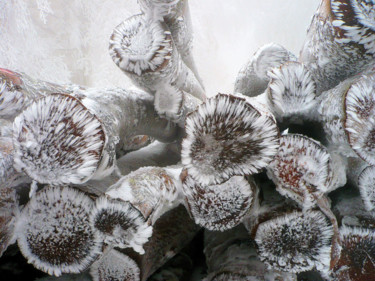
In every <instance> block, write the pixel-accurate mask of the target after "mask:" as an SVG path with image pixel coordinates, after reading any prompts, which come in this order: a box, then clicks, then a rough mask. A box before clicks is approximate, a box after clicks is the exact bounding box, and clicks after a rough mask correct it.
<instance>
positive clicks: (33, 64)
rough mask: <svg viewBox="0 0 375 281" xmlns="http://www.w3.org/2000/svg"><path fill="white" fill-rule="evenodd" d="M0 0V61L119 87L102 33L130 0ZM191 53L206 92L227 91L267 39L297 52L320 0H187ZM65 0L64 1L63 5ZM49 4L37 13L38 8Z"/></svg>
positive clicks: (46, 75) (49, 75)
mask: <svg viewBox="0 0 375 281" xmlns="http://www.w3.org/2000/svg"><path fill="white" fill-rule="evenodd" d="M3 1H4V0H0V8H1V9H0V42H1V45H0V67H5V68H9V69H13V70H19V71H24V72H27V73H29V74H30V75H32V76H34V77H37V78H41V79H46V80H50V81H54V82H68V81H71V82H74V83H79V84H84V85H87V86H124V87H127V86H129V85H130V82H129V80H128V79H127V78H126V77H125V76H124V75H123V74H122V72H121V71H120V70H119V69H117V67H116V66H115V65H114V63H113V62H112V61H111V58H110V57H109V55H108V38H109V36H110V34H111V32H112V30H113V28H114V27H115V26H116V25H117V24H119V23H120V22H121V21H122V20H123V19H126V18H127V17H129V16H130V15H132V14H135V13H137V12H138V11H139V9H138V6H137V4H136V0H122V1H119V0H91V1H84V0H71V1H68V2H67V1H63V0H49V1H47V0H15V1H5V2H3ZM189 1H190V7H191V14H192V20H193V28H194V32H195V41H194V54H195V60H196V63H197V67H198V70H199V72H200V74H201V76H202V78H203V80H204V82H205V85H206V90H207V94H208V95H209V96H212V95H214V94H216V93H217V92H224V93H229V92H231V91H232V90H233V84H234V81H235V77H236V74H237V72H238V71H239V69H240V68H241V67H242V65H243V64H244V63H245V62H246V61H247V60H248V59H249V58H250V57H251V55H252V54H253V53H254V52H255V51H256V49H257V48H258V47H260V46H262V45H263V44H265V43H269V42H275V43H279V44H281V45H283V46H285V47H286V48H288V49H289V50H291V51H292V52H294V53H295V54H298V52H299V49H300V47H301V46H302V43H303V40H304V36H305V33H306V29H307V27H308V24H309V22H310V19H311V17H312V15H313V13H314V11H315V9H316V8H317V6H318V4H319V0H283V1H280V0H262V1H259V0H189ZM67 3H69V6H68V4H67ZM43 5H47V6H49V8H50V9H45V10H46V13H45V14H44V16H45V19H46V24H44V22H43V17H42V18H41V17H40V16H39V10H38V7H39V8H40V7H43Z"/></svg>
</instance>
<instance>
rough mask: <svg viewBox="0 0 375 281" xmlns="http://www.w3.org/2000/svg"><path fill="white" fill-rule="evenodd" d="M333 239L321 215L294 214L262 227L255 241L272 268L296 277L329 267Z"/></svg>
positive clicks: (326, 222)
mask: <svg viewBox="0 0 375 281" xmlns="http://www.w3.org/2000/svg"><path fill="white" fill-rule="evenodd" d="M332 235H333V229H332V226H331V225H330V224H329V223H328V221H327V219H326V218H325V216H324V215H323V214H322V213H321V212H319V211H308V212H297V211H294V212H292V213H290V214H286V215H281V216H279V217H276V218H274V219H271V220H268V221H266V222H264V223H261V224H260V225H259V227H258V230H257V232H256V237H255V241H256V243H257V245H258V251H259V257H260V259H261V260H262V261H263V262H265V263H266V264H267V266H269V268H271V267H272V268H274V269H278V270H281V271H289V272H295V273H297V272H303V271H308V270H311V269H313V268H316V269H317V270H319V271H322V270H325V269H326V268H327V267H328V266H329V263H330V253H331V238H332Z"/></svg>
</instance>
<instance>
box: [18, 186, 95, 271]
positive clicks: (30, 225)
mask: <svg viewBox="0 0 375 281" xmlns="http://www.w3.org/2000/svg"><path fill="white" fill-rule="evenodd" d="M92 205H93V202H92V200H91V199H90V198H89V197H88V196H86V195H85V194H84V193H82V192H79V191H77V190H75V189H73V188H68V187H46V188H45V189H43V190H41V191H40V192H38V193H37V194H35V195H34V196H33V197H32V198H31V199H30V201H29V202H28V203H27V205H26V206H25V208H24V209H23V210H22V212H21V215H20V218H19V219H18V220H17V224H16V233H17V240H18V246H19V248H20V250H21V252H22V254H23V255H24V256H25V258H26V259H27V260H28V262H29V263H31V264H33V265H34V266H35V267H36V268H37V269H39V270H42V271H44V272H46V273H48V274H51V275H56V276H59V275H61V274H62V273H79V272H82V271H83V270H85V269H86V268H87V267H88V266H89V265H90V264H91V263H92V262H93V261H94V259H95V258H96V257H97V255H98V254H99V253H100V252H101V246H102V242H101V241H100V240H99V238H98V236H97V235H96V233H95V232H94V231H93V230H92V229H91V227H90V224H89V212H90V210H91V208H92Z"/></svg>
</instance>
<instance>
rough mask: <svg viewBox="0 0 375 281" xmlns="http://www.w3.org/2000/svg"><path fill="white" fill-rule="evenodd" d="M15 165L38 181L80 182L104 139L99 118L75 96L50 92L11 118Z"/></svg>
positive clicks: (94, 165) (97, 156) (90, 172)
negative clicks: (13, 118)
mask: <svg viewBox="0 0 375 281" xmlns="http://www.w3.org/2000/svg"><path fill="white" fill-rule="evenodd" d="M13 126H14V127H13V128H14V137H13V140H14V146H15V156H14V162H15V167H16V168H17V169H18V170H20V171H21V170H22V171H25V172H26V173H27V174H28V175H29V176H30V177H31V178H33V179H35V180H37V181H38V182H41V183H51V184H59V183H76V184H79V183H83V182H85V181H87V180H88V179H89V178H90V177H91V176H92V175H93V174H94V173H95V171H96V169H97V167H98V164H99V161H100V157H101V154H102V150H103V147H104V143H105V135H104V131H103V128H102V124H101V122H100V121H99V120H98V119H97V118H96V116H95V115H93V114H92V113H90V111H88V110H87V109H86V108H85V107H84V106H83V105H82V104H81V103H80V102H79V101H78V100H77V99H76V98H74V97H72V96H69V95H64V94H59V95H50V96H47V97H45V98H42V99H39V100H38V101H36V102H34V103H33V104H31V105H30V106H29V107H28V108H27V109H26V110H24V111H23V113H22V114H21V115H19V116H18V117H17V118H16V119H15V121H14V125H13Z"/></svg>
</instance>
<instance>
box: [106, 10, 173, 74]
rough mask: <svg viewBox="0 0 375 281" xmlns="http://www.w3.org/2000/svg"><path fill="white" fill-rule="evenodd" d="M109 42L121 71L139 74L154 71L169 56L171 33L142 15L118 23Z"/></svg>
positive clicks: (111, 53) (113, 56)
mask: <svg viewBox="0 0 375 281" xmlns="http://www.w3.org/2000/svg"><path fill="white" fill-rule="evenodd" d="M109 43H110V46H109V50H110V55H111V57H112V59H113V61H114V62H115V63H116V64H117V65H118V66H119V67H120V68H121V69H122V70H124V71H127V72H133V73H135V74H137V75H139V76H140V75H141V74H142V73H143V72H148V71H156V70H157V69H158V68H159V67H163V64H164V63H165V61H168V60H169V59H170V58H171V52H172V43H171V38H170V32H169V31H165V30H164V29H163V28H162V25H161V23H160V22H158V21H151V20H148V19H146V18H145V17H144V15H135V16H132V17H130V18H128V19H126V20H125V21H124V22H122V23H121V24H120V25H118V26H117V27H116V28H115V30H114V31H113V34H112V36H111V39H110V42H109Z"/></svg>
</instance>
